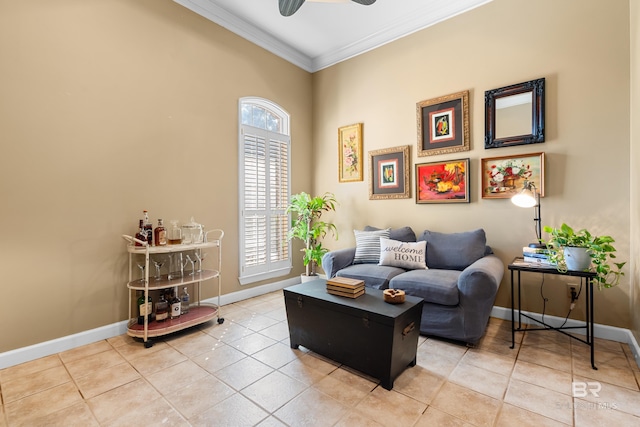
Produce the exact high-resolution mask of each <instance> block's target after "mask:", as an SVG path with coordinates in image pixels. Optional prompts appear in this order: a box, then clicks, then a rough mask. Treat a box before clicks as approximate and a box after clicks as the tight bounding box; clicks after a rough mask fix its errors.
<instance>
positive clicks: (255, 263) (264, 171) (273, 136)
mask: <svg viewBox="0 0 640 427" xmlns="http://www.w3.org/2000/svg"><path fill="white" fill-rule="evenodd" d="M239 121H240V138H239V159H240V160H239V162H240V164H239V168H238V169H239V174H240V176H239V182H240V284H243V285H244V284H247V283H253V282H257V281H259V280H265V279H270V278H273V277H278V276H283V275H286V274H288V273H289V272H290V271H291V244H290V242H289V240H288V239H287V232H288V230H289V215H288V214H287V213H286V209H287V204H288V203H289V196H290V174H289V171H290V165H289V159H290V153H291V138H290V136H289V114H287V112H286V111H284V110H283V109H281V108H280V107H279V106H277V105H276V104H274V103H272V102H270V101H268V100H266V99H260V98H242V99H240V120H239Z"/></svg>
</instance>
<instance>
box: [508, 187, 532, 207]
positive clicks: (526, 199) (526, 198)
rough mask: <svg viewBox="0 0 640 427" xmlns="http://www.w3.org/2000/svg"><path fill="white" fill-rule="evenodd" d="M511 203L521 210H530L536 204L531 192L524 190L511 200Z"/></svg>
mask: <svg viewBox="0 0 640 427" xmlns="http://www.w3.org/2000/svg"><path fill="white" fill-rule="evenodd" d="M511 202H512V203H513V204H514V205H516V206H520V207H521V208H532V207H534V206H535V205H537V204H538V202H537V201H536V196H535V195H534V194H533V192H532V191H531V190H528V189H525V190H522V191H521V192H519V193H518V194H516V195H515V196H513V197H512V198H511Z"/></svg>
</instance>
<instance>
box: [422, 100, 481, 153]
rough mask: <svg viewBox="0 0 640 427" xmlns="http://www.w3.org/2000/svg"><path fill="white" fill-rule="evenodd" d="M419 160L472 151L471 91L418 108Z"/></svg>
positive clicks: (423, 102) (424, 102) (425, 103)
mask: <svg viewBox="0 0 640 427" xmlns="http://www.w3.org/2000/svg"><path fill="white" fill-rule="evenodd" d="M416 115H417V120H418V156H419V157H424V156H435V155H437V154H446V153H457V152H460V151H469V91H468V90H466V91H463V92H458V93H454V94H451V95H446V96H441V97H439V98H434V99H430V100H428V101H421V102H418V103H417V104H416Z"/></svg>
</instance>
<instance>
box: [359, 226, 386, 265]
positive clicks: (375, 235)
mask: <svg viewBox="0 0 640 427" xmlns="http://www.w3.org/2000/svg"><path fill="white" fill-rule="evenodd" d="M353 234H354V235H355V236H356V255H355V257H354V258H353V263H354V264H377V263H378V261H380V238H381V237H385V238H389V229H388V228H387V229H385V230H375V231H360V230H353Z"/></svg>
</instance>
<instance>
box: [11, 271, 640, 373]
mask: <svg viewBox="0 0 640 427" xmlns="http://www.w3.org/2000/svg"><path fill="white" fill-rule="evenodd" d="M298 283H300V278H299V277H294V278H292V279H287V280H283V281H280V282H275V283H269V284H266V285H262V286H256V287H254V288H249V289H245V290H242V291H238V292H232V293H230V294H225V295H222V296H221V297H220V305H221V306H225V305H228V304H232V303H234V302H238V301H242V300H245V299H249V298H253V297H257V296H260V295H264V294H267V293H270V292H274V291H277V290H280V289H283V288H286V287H287V286H291V285H295V284H298ZM204 302H208V303H213V304H217V303H218V298H217V297H214V298H209V299H207V300H204ZM523 313H525V314H527V315H529V316H531V317H534V318H538V319H541V318H542V316H541V315H540V314H538V313H531V312H526V311H523ZM221 314H222V317H224V307H223V309H222V310H221ZM491 316H492V317H496V318H498V319H504V320H509V321H510V320H511V309H510V308H505V307H493V309H492V310H491ZM527 321H528V322H532V321H530V320H529V319H526V318H524V319H523V322H525V323H526V322H527ZM545 322H546V323H547V324H549V325H552V326H559V325H561V324H562V322H564V318H561V317H556V316H545ZM581 323H582V322H579V321H576V320H573V319H569V320H568V321H567V326H579V325H580V324H581ZM126 332H127V321H126V320H123V321H121V322H117V323H113V324H111V325H106V326H102V327H99V328H95V329H90V330H88V331H83V332H80V333H77V334H73V335H68V336H66V337H61V338H57V339H55V340H51V341H45V342H42V343H38V344H34V345H30V346H28V347H22V348H17V349H15V350H10V351H7V352H4V353H0V369H3V368H8V367H10V366H14V365H18V364H20V363H24V362H29V361H31V360H35V359H39V358H41V357H45V356H49V355H51V354H56V353H60V352H63V351H66V350H70V349H72V348H75V347H79V346H82V345H87V344H91V343H94V342H96V341H100V340H104V339H108V338H112V337H116V336H118V335H122V334H124V333H126ZM576 333H579V332H578V330H576ZM593 334H594V336H595V337H597V338H603V339H607V340H611V341H617V342H622V343H626V344H629V347H630V348H631V351H632V353H633V356H634V358H635V360H636V363H637V364H638V366H639V367H640V345H638V342H637V341H636V339H635V337H634V336H633V334H632V333H631V331H630V330H628V329H624V328H617V327H614V326H607V325H599V324H595V325H593Z"/></svg>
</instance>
